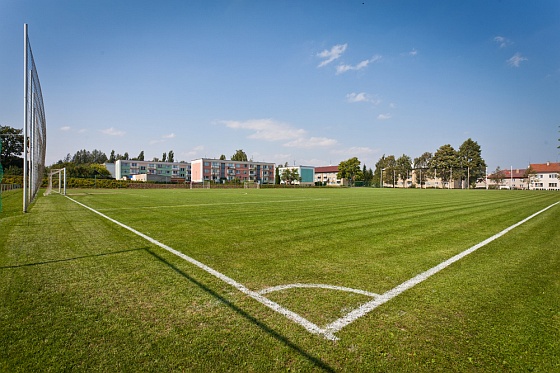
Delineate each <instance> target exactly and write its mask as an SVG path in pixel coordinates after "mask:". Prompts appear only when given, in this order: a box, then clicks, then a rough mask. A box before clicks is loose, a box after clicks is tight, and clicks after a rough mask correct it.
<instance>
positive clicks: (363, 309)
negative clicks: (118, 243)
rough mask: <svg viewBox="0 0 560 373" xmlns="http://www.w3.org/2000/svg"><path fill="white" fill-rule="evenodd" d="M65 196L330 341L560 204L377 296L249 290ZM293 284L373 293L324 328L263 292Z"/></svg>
mask: <svg viewBox="0 0 560 373" xmlns="http://www.w3.org/2000/svg"><path fill="white" fill-rule="evenodd" d="M66 198H68V199H69V200H71V201H72V202H74V203H76V204H78V205H80V206H82V207H85V208H86V209H88V210H90V211H92V212H94V213H96V214H97V215H99V216H101V217H103V218H105V219H107V220H109V221H111V222H113V223H115V224H117V225H119V226H121V227H123V228H125V229H127V230H129V231H131V232H132V233H134V234H136V235H138V236H140V237H142V238H144V239H146V240H147V241H149V242H151V243H153V244H154V245H156V246H159V247H161V248H162V249H164V250H167V251H168V252H170V253H172V254H174V255H176V256H178V257H180V258H181V259H184V260H186V261H188V262H189V263H191V264H194V265H195V266H197V267H199V268H201V269H202V270H204V271H206V272H208V273H210V274H212V275H213V276H215V277H217V278H219V279H220V280H222V281H224V282H225V283H227V284H229V285H231V286H233V287H234V288H236V289H237V290H239V291H240V292H242V293H243V294H245V295H248V296H249V297H251V298H253V299H254V300H256V301H258V302H259V303H261V304H263V305H265V306H267V307H269V308H270V309H272V310H274V311H276V312H278V313H280V314H282V315H284V316H285V317H287V318H288V319H289V320H292V321H293V322H295V323H296V324H299V325H301V326H302V327H304V328H305V329H306V330H307V331H309V332H311V333H313V334H320V335H322V336H323V337H324V338H326V339H328V340H332V341H336V340H338V339H339V338H338V337H336V336H335V335H334V334H335V333H336V332H338V331H340V330H341V329H342V328H344V327H345V326H347V325H349V324H351V323H353V322H354V321H356V320H357V319H359V318H360V317H362V316H365V315H366V314H368V313H369V312H371V311H373V310H374V309H375V308H377V307H378V306H380V305H382V304H384V303H386V302H388V301H389V300H391V299H393V298H394V297H396V296H397V295H399V294H401V293H403V292H404V291H406V290H408V289H410V288H412V287H414V286H415V285H417V284H419V283H421V282H423V281H424V280H426V279H428V278H429V277H431V276H432V275H434V274H436V273H438V272H439V271H441V270H442V269H444V268H446V267H448V266H450V265H451V264H453V263H455V262H456V261H458V260H460V259H462V258H463V257H465V256H467V255H469V254H470V253H472V252H474V251H476V250H478V249H480V248H481V247H483V246H485V245H487V244H489V243H490V242H492V241H494V240H496V239H498V238H500V237H502V236H503V235H504V234H506V233H508V232H509V231H511V230H512V229H514V228H517V227H518V226H520V225H521V224H523V223H525V222H527V221H528V220H530V219H532V218H534V217H535V216H537V215H539V214H541V213H543V212H545V211H546V210H548V209H550V208H552V207H554V206H556V205H557V204H559V203H560V201H558V202H556V203H553V204H552V205H550V206H548V207H545V208H544V209H542V210H540V211H538V212H536V213H534V214H533V215H531V216H529V217H527V218H525V219H523V220H521V221H519V222H517V223H515V224H513V225H511V226H510V227H508V228H506V229H504V230H502V231H501V232H499V233H497V234H495V235H493V236H492V237H490V238H487V239H486V240H484V241H482V242H480V243H478V244H476V245H474V246H472V247H470V248H468V249H467V250H465V251H463V252H461V253H459V254H457V255H455V256H453V257H451V258H449V259H447V260H446V261H444V262H442V263H440V264H438V265H437V266H435V267H432V268H430V269H428V270H427V271H425V272H422V273H420V274H418V275H416V276H414V277H413V278H411V279H409V280H407V281H405V282H403V283H402V284H400V285H397V286H396V287H394V288H393V289H391V290H389V291H387V292H385V293H383V294H381V295H379V294H375V293H370V292H366V291H362V290H356V289H352V288H345V287H341V286H333V285H322V284H292V285H280V286H275V287H271V288H267V289H263V290H261V291H259V292H256V291H252V290H250V289H248V288H247V287H245V286H244V285H242V284H240V283H239V282H237V281H235V280H233V279H232V278H230V277H228V276H226V275H224V274H222V273H220V272H218V271H216V270H215V269H213V268H211V267H208V266H207V265H205V264H203V263H201V262H199V261H198V260H196V259H193V258H191V257H190V256H188V255H185V254H183V253H181V252H179V251H177V250H175V249H173V248H171V247H169V246H167V245H165V244H163V243H161V242H159V241H157V240H155V239H153V238H151V237H149V236H147V235H145V234H143V233H141V232H139V231H137V230H136V229H134V228H131V227H129V226H127V225H125V224H123V223H121V222H119V221H117V220H115V219H112V218H110V217H108V216H107V215H105V214H103V213H101V212H99V211H97V210H95V209H93V208H91V207H89V206H86V205H84V204H83V203H80V202H78V201H76V200H74V199H72V198H70V197H68V196H66ZM295 287H322V288H327V289H334V290H344V291H351V292H354V293H358V294H364V295H369V296H372V297H373V298H374V299H373V300H371V301H369V302H367V303H364V304H362V305H361V306H360V307H358V308H356V309H354V310H353V311H350V312H349V313H347V314H346V315H345V316H343V317H341V318H339V319H338V320H335V321H334V322H332V323H330V324H329V325H327V326H326V327H325V328H321V327H319V326H318V325H316V324H314V323H312V322H311V321H309V320H307V319H306V318H304V317H302V316H300V315H298V314H297V313H295V312H293V311H290V310H289V309H287V308H284V307H282V306H281V305H279V304H278V303H276V302H273V301H271V300H270V299H268V298H266V297H264V296H263V295H262V294H266V293H270V292H273V291H277V290H284V289H289V288H295Z"/></svg>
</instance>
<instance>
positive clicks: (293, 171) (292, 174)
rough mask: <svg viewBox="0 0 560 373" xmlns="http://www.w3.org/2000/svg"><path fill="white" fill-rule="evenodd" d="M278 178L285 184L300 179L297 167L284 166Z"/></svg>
mask: <svg viewBox="0 0 560 373" xmlns="http://www.w3.org/2000/svg"><path fill="white" fill-rule="evenodd" d="M280 178H281V180H282V181H283V182H284V183H286V184H293V183H294V182H295V181H301V178H300V177H299V171H298V169H297V168H285V169H284V170H282V175H280Z"/></svg>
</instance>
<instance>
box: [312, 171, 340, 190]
mask: <svg viewBox="0 0 560 373" xmlns="http://www.w3.org/2000/svg"><path fill="white" fill-rule="evenodd" d="M315 183H316V184H317V185H325V186H341V185H342V180H341V179H339V178H338V166H323V167H315Z"/></svg>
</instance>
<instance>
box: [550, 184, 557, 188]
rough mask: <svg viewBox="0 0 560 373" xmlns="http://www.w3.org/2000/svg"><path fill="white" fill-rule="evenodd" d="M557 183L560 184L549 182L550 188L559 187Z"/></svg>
mask: <svg viewBox="0 0 560 373" xmlns="http://www.w3.org/2000/svg"><path fill="white" fill-rule="evenodd" d="M557 185H558V184H557V183H548V187H549V188H557V187H558V186H557Z"/></svg>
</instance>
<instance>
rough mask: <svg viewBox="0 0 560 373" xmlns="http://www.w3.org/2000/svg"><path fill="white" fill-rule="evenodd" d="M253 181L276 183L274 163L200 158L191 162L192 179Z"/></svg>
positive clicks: (197, 181) (199, 180)
mask: <svg viewBox="0 0 560 373" xmlns="http://www.w3.org/2000/svg"><path fill="white" fill-rule="evenodd" d="M235 180H238V181H239V182H245V181H252V182H256V183H259V184H274V163H268V162H254V161H232V160H222V159H212V158H200V159H196V160H194V161H192V162H191V181H193V182H195V183H201V182H203V181H213V182H216V183H221V182H226V181H228V182H231V181H235Z"/></svg>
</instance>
